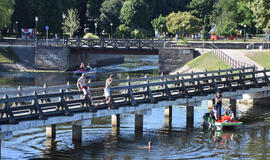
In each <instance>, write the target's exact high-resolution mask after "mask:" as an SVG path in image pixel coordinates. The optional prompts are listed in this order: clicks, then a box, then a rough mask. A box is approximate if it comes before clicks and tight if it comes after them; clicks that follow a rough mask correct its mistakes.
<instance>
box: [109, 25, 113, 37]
mask: <svg viewBox="0 0 270 160" xmlns="http://www.w3.org/2000/svg"><path fill="white" fill-rule="evenodd" d="M110 25H111V36H110V37H111V39H112V26H113V23H111V24H110Z"/></svg>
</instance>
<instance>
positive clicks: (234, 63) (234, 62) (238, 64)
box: [207, 42, 258, 70]
mask: <svg viewBox="0 0 270 160" xmlns="http://www.w3.org/2000/svg"><path fill="white" fill-rule="evenodd" d="M207 44H208V45H209V46H210V48H211V51H212V52H213V53H215V54H216V55H217V56H218V57H219V58H220V59H221V60H223V61H224V62H225V63H226V64H228V65H229V66H230V67H232V68H241V67H255V69H256V70H257V69H258V67H257V66H253V65H251V64H248V63H245V62H241V61H238V60H235V59H233V58H231V57H230V56H228V55H227V54H225V53H224V52H223V51H222V50H220V49H219V48H218V47H217V46H215V45H214V44H212V43H209V42H207Z"/></svg>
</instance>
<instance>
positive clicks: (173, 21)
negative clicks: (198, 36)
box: [166, 11, 201, 34]
mask: <svg viewBox="0 0 270 160" xmlns="http://www.w3.org/2000/svg"><path fill="white" fill-rule="evenodd" d="M166 21H167V23H166V26H167V29H168V31H169V32H170V33H172V34H176V33H182V32H185V33H187V34H191V33H196V32H199V31H200V24H201V20H200V19H199V18H196V17H194V16H192V15H191V14H190V13H189V12H180V11H179V12H177V13H175V12H173V13H171V14H169V15H168V16H167V17H166Z"/></svg>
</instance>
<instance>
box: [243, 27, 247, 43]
mask: <svg viewBox="0 0 270 160" xmlns="http://www.w3.org/2000/svg"><path fill="white" fill-rule="evenodd" d="M246 26H247V25H244V42H246Z"/></svg>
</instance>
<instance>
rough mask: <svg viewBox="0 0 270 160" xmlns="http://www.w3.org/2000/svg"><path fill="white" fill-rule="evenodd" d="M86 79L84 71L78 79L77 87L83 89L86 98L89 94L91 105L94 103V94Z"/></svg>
mask: <svg viewBox="0 0 270 160" xmlns="http://www.w3.org/2000/svg"><path fill="white" fill-rule="evenodd" d="M85 80H86V77H85V74H84V73H83V74H82V76H81V77H80V78H79V79H78V81H77V88H78V90H81V91H83V95H84V97H85V98H86V96H88V98H89V99H90V101H91V105H93V98H92V94H91V91H90V89H88V87H87V85H86V82H85Z"/></svg>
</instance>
